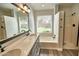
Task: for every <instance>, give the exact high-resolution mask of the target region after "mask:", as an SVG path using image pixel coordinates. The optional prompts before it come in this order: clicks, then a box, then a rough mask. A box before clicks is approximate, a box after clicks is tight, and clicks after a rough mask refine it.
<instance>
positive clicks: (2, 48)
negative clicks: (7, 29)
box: [0, 44, 5, 52]
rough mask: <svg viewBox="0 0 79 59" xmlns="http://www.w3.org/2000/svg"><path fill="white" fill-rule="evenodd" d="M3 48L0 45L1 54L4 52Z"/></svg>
mask: <svg viewBox="0 0 79 59" xmlns="http://www.w3.org/2000/svg"><path fill="white" fill-rule="evenodd" d="M4 48H5V47H2V45H1V44H0V50H1V52H4V51H5V50H4Z"/></svg>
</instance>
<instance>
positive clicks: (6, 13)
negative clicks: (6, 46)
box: [0, 3, 28, 40]
mask: <svg viewBox="0 0 79 59" xmlns="http://www.w3.org/2000/svg"><path fill="white" fill-rule="evenodd" d="M26 31H28V13H25V12H24V11H20V10H18V8H17V7H16V6H15V5H13V4H11V3H3V4H0V40H3V39H7V38H11V37H13V36H16V35H18V34H20V33H24V32H26Z"/></svg>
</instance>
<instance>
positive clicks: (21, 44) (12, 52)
mask: <svg viewBox="0 0 79 59" xmlns="http://www.w3.org/2000/svg"><path fill="white" fill-rule="evenodd" d="M4 50H5V51H4V52H1V53H0V55H1V56H36V55H39V51H40V48H39V35H36V34H30V35H28V36H23V37H21V38H20V39H18V40H17V41H16V42H14V43H12V44H11V45H9V46H7V47H6V48H5V49H4Z"/></svg>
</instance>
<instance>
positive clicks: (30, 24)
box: [29, 8, 35, 33]
mask: <svg viewBox="0 0 79 59" xmlns="http://www.w3.org/2000/svg"><path fill="white" fill-rule="evenodd" d="M30 10H31V12H30V13H29V26H30V30H31V31H32V32H33V33H35V26H34V11H33V9H32V8H30Z"/></svg>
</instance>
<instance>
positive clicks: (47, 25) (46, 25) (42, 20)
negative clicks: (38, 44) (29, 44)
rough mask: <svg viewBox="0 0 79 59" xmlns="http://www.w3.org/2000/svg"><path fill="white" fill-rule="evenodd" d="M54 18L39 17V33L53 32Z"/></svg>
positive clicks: (47, 16) (49, 16) (48, 16)
mask: <svg viewBox="0 0 79 59" xmlns="http://www.w3.org/2000/svg"><path fill="white" fill-rule="evenodd" d="M51 25H52V16H51V15H45V16H37V33H45V32H52V28H51Z"/></svg>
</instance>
